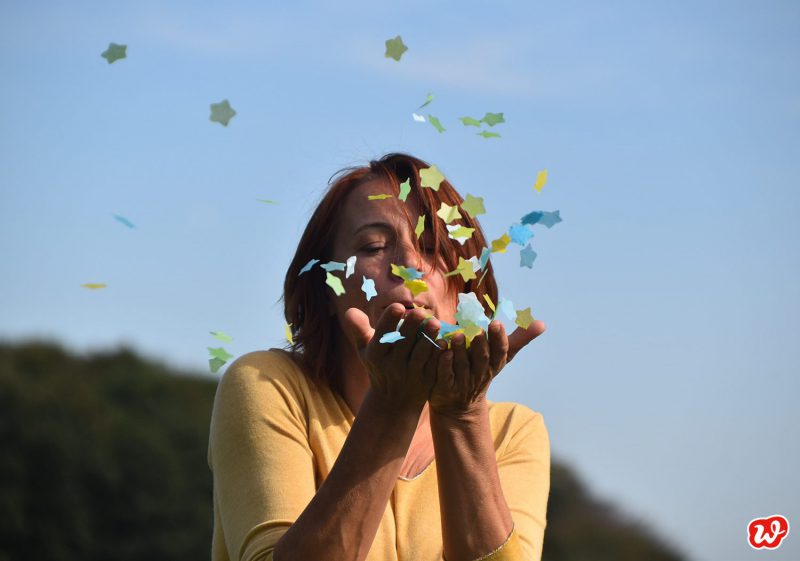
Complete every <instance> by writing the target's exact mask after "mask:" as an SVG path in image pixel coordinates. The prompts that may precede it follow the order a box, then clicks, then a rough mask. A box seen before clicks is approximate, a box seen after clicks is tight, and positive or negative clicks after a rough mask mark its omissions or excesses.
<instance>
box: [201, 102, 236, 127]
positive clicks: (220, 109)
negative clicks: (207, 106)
mask: <svg viewBox="0 0 800 561" xmlns="http://www.w3.org/2000/svg"><path fill="white" fill-rule="evenodd" d="M234 115H236V111H234V110H233V107H231V104H230V103H228V100H227V99H223V100H222V101H220V102H219V103H212V104H211V116H210V117H209V118H208V120H209V121H213V122H216V123H219V124H221V125H222V126H224V127H227V126H228V123H229V122H230V120H231V119H233V117H234Z"/></svg>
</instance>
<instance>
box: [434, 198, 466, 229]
mask: <svg viewBox="0 0 800 561" xmlns="http://www.w3.org/2000/svg"><path fill="white" fill-rule="evenodd" d="M436 216H438V217H439V218H441V219H442V220H444V223H445V224H450V223H451V222H452V221H453V220H458V219H459V218H461V213H460V212H458V206H455V205H454V206H450V205H449V204H447V203H446V202H444V201H442V204H441V206H440V207H439V210H438V211H436Z"/></svg>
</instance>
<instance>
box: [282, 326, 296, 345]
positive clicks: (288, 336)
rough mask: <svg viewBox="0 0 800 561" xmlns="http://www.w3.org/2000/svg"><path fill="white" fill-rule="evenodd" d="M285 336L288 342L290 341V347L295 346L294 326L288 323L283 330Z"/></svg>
mask: <svg viewBox="0 0 800 561" xmlns="http://www.w3.org/2000/svg"><path fill="white" fill-rule="evenodd" d="M283 334H284V335H285V336H286V340H287V341H289V344H290V345H294V338H293V337H292V324H291V323H287V324H286V327H284V328H283Z"/></svg>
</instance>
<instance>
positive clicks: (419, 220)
mask: <svg viewBox="0 0 800 561" xmlns="http://www.w3.org/2000/svg"><path fill="white" fill-rule="evenodd" d="M424 231H425V215H424V214H423V215H421V216H420V217H419V218H417V226H416V228H414V233H415V234H416V235H417V239H419V237H420V236H421V235H422V232H424Z"/></svg>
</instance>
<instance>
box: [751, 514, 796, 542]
mask: <svg viewBox="0 0 800 561" xmlns="http://www.w3.org/2000/svg"><path fill="white" fill-rule="evenodd" d="M788 535H789V521H788V520H787V519H786V517H785V516H781V515H780V514H773V515H772V516H768V517H766V518H754V519H753V520H751V521H750V523H749V524H748V525H747V541H748V542H749V543H750V547H752V548H753V549H778V548H779V547H780V545H781V542H783V538H785V537H786V536H788Z"/></svg>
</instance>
